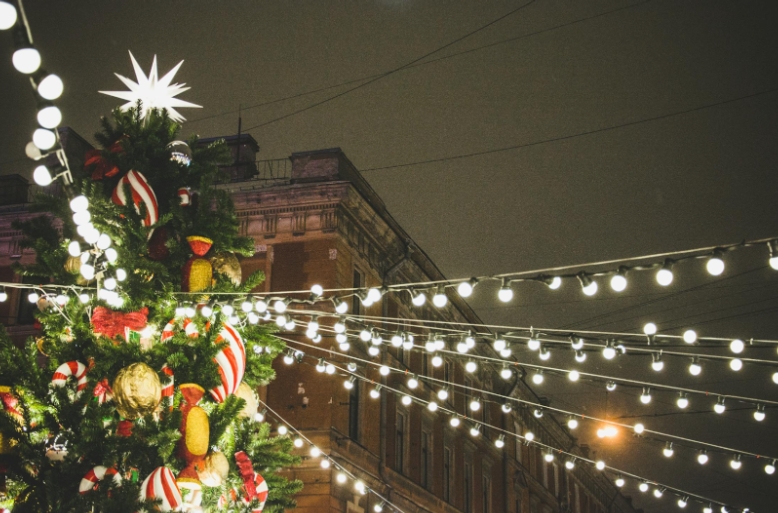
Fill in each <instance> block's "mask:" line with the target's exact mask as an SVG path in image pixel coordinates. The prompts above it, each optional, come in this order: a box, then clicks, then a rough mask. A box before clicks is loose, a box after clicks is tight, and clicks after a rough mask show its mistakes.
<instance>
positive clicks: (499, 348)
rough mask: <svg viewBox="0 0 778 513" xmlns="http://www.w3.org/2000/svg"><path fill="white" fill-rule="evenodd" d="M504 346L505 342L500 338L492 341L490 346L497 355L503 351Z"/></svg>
mask: <svg viewBox="0 0 778 513" xmlns="http://www.w3.org/2000/svg"><path fill="white" fill-rule="evenodd" d="M506 345H507V343H506V342H505V340H503V339H501V338H498V339H496V340H495V341H494V343H493V344H492V347H493V348H494V350H495V351H497V352H498V353H499V352H500V351H502V350H503V349H505V346H506Z"/></svg>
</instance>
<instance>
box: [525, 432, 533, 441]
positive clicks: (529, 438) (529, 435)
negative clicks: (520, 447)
mask: <svg viewBox="0 0 778 513" xmlns="http://www.w3.org/2000/svg"><path fill="white" fill-rule="evenodd" d="M524 439H525V440H527V441H529V442H531V441H533V440H534V439H535V433H533V432H532V431H527V432H526V433H524Z"/></svg>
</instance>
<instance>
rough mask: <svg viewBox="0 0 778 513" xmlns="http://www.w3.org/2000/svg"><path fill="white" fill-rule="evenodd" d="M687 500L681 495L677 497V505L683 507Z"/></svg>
mask: <svg viewBox="0 0 778 513" xmlns="http://www.w3.org/2000/svg"><path fill="white" fill-rule="evenodd" d="M688 501H689V498H688V497H681V498H680V499H678V507H679V508H685V507H686V504H687V502H688Z"/></svg>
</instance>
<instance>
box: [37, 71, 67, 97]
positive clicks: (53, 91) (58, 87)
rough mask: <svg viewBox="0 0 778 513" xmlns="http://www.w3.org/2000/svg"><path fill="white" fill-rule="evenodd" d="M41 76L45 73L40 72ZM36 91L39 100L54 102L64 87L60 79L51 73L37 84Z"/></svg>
mask: <svg viewBox="0 0 778 513" xmlns="http://www.w3.org/2000/svg"><path fill="white" fill-rule="evenodd" d="M42 74H46V73H45V72H42ZM37 89H38V94H39V95H40V96H41V98H44V99H46V100H56V99H57V98H59V97H60V96H62V91H64V89H65V85H64V84H63V83H62V79H61V78H59V77H58V76H57V75H55V74H53V73H49V74H46V76H45V77H43V79H42V80H40V81H39V82H38V86H37Z"/></svg>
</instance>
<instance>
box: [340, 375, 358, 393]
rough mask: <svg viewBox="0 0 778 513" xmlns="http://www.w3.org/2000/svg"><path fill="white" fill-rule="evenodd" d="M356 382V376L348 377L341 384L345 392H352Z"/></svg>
mask: <svg viewBox="0 0 778 513" xmlns="http://www.w3.org/2000/svg"><path fill="white" fill-rule="evenodd" d="M356 380H357V378H356V376H349V378H348V379H347V380H346V381H344V382H343V387H344V388H345V389H346V390H353V389H354V382H355V381H356Z"/></svg>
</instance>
